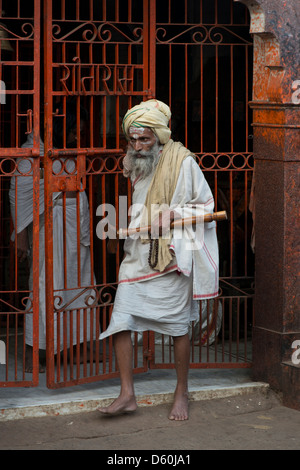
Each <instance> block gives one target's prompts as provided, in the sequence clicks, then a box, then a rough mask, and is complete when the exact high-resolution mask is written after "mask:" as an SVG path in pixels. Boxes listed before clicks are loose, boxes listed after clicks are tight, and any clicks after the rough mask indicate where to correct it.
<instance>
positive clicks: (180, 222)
mask: <svg viewBox="0 0 300 470" xmlns="http://www.w3.org/2000/svg"><path fill="white" fill-rule="evenodd" d="M226 219H227V214H226V211H220V212H213V213H212V214H204V215H199V216H196V215H195V216H192V217H186V218H185V219H176V220H173V222H171V224H170V227H171V228H174V227H184V226H185V225H193V224H196V223H199V222H213V221H214V220H216V221H219V220H226ZM150 232H151V225H147V226H146V227H136V228H127V229H126V228H125V229H123V228H120V230H118V231H117V237H118V238H120V237H122V238H126V237H130V236H131V235H135V234H136V233H142V234H143V233H150Z"/></svg>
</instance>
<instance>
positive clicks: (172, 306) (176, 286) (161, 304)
mask: <svg viewBox="0 0 300 470" xmlns="http://www.w3.org/2000/svg"><path fill="white" fill-rule="evenodd" d="M170 118H171V112H170V108H169V107H168V106H167V105H166V104H164V103H162V102H161V101H158V100H149V101H146V102H142V103H140V104H139V105H137V106H135V107H133V108H132V109H130V110H129V111H128V112H127V113H126V115H125V117H124V120H123V131H124V134H125V136H126V138H127V140H128V151H127V154H126V156H125V159H124V176H126V177H130V179H131V182H132V186H133V206H132V207H133V211H132V214H131V222H130V227H142V226H144V225H150V224H151V227H152V228H151V235H150V236H143V235H141V236H140V237H136V236H134V237H128V238H127V239H126V241H125V244H124V251H125V258H124V260H123V262H122V264H121V267H120V271H119V285H118V289H117V293H116V298H115V302H114V308H113V313H112V317H111V320H110V324H109V326H108V328H107V330H106V331H104V332H103V333H102V334H101V335H100V339H104V338H106V337H107V336H109V335H113V337H114V348H115V352H116V358H117V361H118V366H119V371H120V379H121V391H120V395H119V397H118V398H117V399H116V400H115V401H113V403H111V404H110V405H109V406H108V407H105V408H99V411H100V412H101V413H104V414H106V415H115V414H119V413H128V412H133V411H135V410H136V408H137V403H136V399H135V394H134V385H133V375H132V343H131V331H146V330H152V331H156V332H158V333H161V334H166V335H170V336H172V337H173V344H174V358H175V367H176V373H177V386H176V390H175V394H174V403H173V406H172V409H171V412H170V415H169V419H172V420H186V419H188V370H189V359H190V341H189V335H188V328H189V325H190V322H192V321H194V320H197V318H198V316H199V308H198V301H199V300H201V299H205V300H207V299H210V298H213V297H216V296H217V295H218V244H217V238H216V230H215V222H212V223H209V224H205V227H203V224H202V230H200V234H199V231H198V234H197V236H196V237H195V240H192V239H191V231H189V232H188V230H190V228H187V229H186V228H184V229H183V230H182V229H179V232H178V229H176V231H175V229H172V230H170V222H172V221H173V220H174V219H179V218H182V217H184V215H187V214H189V215H190V212H192V213H194V214H195V213H196V214H199V211H200V212H201V214H202V215H203V214H204V213H210V212H213V208H214V201H213V197H212V193H211V190H210V188H209V186H208V184H207V182H206V180H205V178H204V176H203V173H202V171H201V170H200V168H199V166H198V164H197V163H196V161H195V158H194V156H193V155H192V154H191V152H190V151H189V150H187V149H186V148H185V147H184V146H183V145H182V144H181V143H179V142H174V141H173V140H172V139H171V138H170V137H171V131H170V129H169V120H170ZM197 211H198V212H197ZM196 232H197V230H196ZM180 235H181V236H180ZM189 237H190V238H189Z"/></svg>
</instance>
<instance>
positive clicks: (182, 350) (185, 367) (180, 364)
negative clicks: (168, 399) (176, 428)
mask: <svg viewBox="0 0 300 470" xmlns="http://www.w3.org/2000/svg"><path fill="white" fill-rule="evenodd" d="M173 341H174V356H175V367H176V373H177V387H176V390H175V394H174V403H173V407H172V410H171V413H170V415H169V419H172V420H175V421H183V420H185V419H188V417H189V416H188V373H189V363H190V340H189V336H188V334H186V335H184V336H174V337H173Z"/></svg>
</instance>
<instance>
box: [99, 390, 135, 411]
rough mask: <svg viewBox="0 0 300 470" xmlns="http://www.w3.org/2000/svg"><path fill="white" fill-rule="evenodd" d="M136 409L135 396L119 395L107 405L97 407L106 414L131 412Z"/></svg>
mask: <svg viewBox="0 0 300 470" xmlns="http://www.w3.org/2000/svg"><path fill="white" fill-rule="evenodd" d="M136 409H137V404H136V399H135V396H130V397H128V398H127V397H123V396H121V395H120V396H119V397H118V398H116V400H115V401H113V402H112V403H111V404H110V405H109V406H106V407H101V408H97V411H100V413H102V414H105V415H108V416H117V415H119V414H123V413H133V412H134V411H135V410H136Z"/></svg>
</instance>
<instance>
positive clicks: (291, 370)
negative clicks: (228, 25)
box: [242, 0, 300, 410]
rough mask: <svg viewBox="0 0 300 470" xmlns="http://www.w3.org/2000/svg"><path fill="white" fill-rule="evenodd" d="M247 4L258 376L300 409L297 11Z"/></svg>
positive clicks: (276, 1)
mask: <svg viewBox="0 0 300 470" xmlns="http://www.w3.org/2000/svg"><path fill="white" fill-rule="evenodd" d="M242 1H243V3H245V4H246V5H247V7H248V8H249V10H250V14H251V33H253V35H254V73H253V100H252V103H251V107H252V109H253V128H254V159H255V259H256V266H255V326H254V329H253V378H254V380H261V381H265V382H268V383H269V384H270V385H271V387H272V388H274V389H276V390H278V391H280V392H281V394H282V398H283V403H284V404H285V405H286V406H289V407H292V408H296V409H299V410H300V349H299V348H300V308H299V299H300V281H299V280H300V277H299V271H300V253H299V252H300V250H299V246H300V218H299V215H300V214H299V201H300V191H299V180H300V178H299V177H300V162H299V160H300V70H299V62H300V53H299V47H300V45H299V38H298V37H297V36H298V31H299V27H300V25H299V23H298V21H299V18H300V11H299V10H300V6H299V2H298V0H289V1H286V2H285V1H282V0H272V1H270V0H256V1H253V0H249V1H248V0H242ZM296 10H298V11H296Z"/></svg>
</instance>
